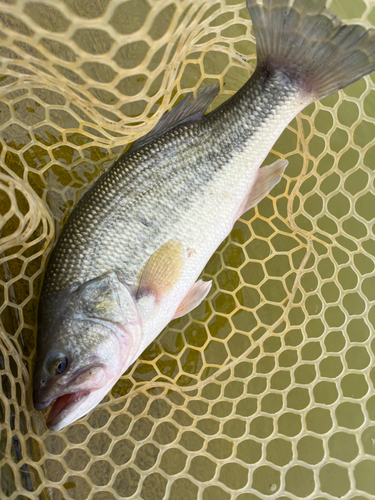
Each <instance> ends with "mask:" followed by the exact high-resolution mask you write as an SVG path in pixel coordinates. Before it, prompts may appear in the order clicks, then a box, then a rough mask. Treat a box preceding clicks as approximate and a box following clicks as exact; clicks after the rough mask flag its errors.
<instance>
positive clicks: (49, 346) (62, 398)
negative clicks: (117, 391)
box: [33, 273, 142, 430]
mask: <svg viewBox="0 0 375 500" xmlns="http://www.w3.org/2000/svg"><path fill="white" fill-rule="evenodd" d="M141 334H142V326H141V321H140V317H139V314H138V310H137V305H136V301H135V299H134V296H133V294H132V292H131V290H130V289H129V288H128V287H127V286H126V285H124V284H122V283H121V282H120V281H119V280H118V279H117V276H116V275H115V273H110V274H107V275H105V276H104V277H101V278H98V279H95V280H91V281H90V282H87V283H84V284H82V285H80V286H78V287H73V288H71V289H70V290H68V291H64V292H63V293H59V294H57V296H56V297H54V299H53V300H49V301H47V304H42V308H41V314H40V321H39V331H38V343H37V361H36V365H35V369H34V378H33V386H34V388H33V389H34V390H33V399H34V407H35V409H36V410H42V409H44V408H46V407H47V406H49V405H50V404H51V403H52V401H53V400H56V401H55V403H54V405H53V407H52V409H51V411H50V413H49V415H48V418H47V426H48V427H49V428H50V429H51V430H60V429H62V428H63V427H65V426H66V425H69V424H71V423H72V422H74V421H75V420H77V419H78V418H81V417H82V416H84V415H86V414H87V413H88V412H89V411H90V410H92V409H93V408H94V407H95V406H96V405H97V404H98V403H99V402H100V401H101V400H102V399H103V397H104V396H105V395H106V394H107V393H108V391H109V390H110V389H111V388H112V387H113V386H114V384H115V383H116V382H117V380H118V379H119V377H120V376H121V375H122V373H123V372H124V371H125V370H126V369H127V368H128V366H129V365H130V364H131V362H132V361H133V358H134V355H135V353H136V352H137V350H138V347H139V344H140V341H141Z"/></svg>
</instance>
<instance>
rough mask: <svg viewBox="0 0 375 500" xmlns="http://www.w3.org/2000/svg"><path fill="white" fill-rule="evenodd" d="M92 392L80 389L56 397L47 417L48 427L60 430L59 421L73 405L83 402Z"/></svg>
mask: <svg viewBox="0 0 375 500" xmlns="http://www.w3.org/2000/svg"><path fill="white" fill-rule="evenodd" d="M90 394H91V391H87V390H84V391H79V392H73V393H70V394H64V395H63V396H60V397H58V398H57V399H56V401H55V403H54V405H53V406H52V408H51V411H50V412H49V414H48V417H47V427H48V428H49V429H51V430H58V427H59V425H58V424H59V423H60V421H61V420H62V419H63V417H64V416H65V415H66V413H67V412H69V411H70V410H71V409H72V408H73V407H76V406H77V404H80V403H82V402H83V401H85V400H86V399H87V397H88V396H89V395H90Z"/></svg>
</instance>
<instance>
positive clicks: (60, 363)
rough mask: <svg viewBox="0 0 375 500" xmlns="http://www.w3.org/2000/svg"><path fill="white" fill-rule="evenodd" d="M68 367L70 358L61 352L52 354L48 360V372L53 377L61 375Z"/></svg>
mask: <svg viewBox="0 0 375 500" xmlns="http://www.w3.org/2000/svg"><path fill="white" fill-rule="evenodd" d="M67 366H68V358H67V357H66V356H65V354H61V353H59V352H57V353H55V354H52V355H51V356H50V357H49V358H48V371H49V372H50V373H51V374H52V375H61V374H62V373H64V371H65V370H66V368H67Z"/></svg>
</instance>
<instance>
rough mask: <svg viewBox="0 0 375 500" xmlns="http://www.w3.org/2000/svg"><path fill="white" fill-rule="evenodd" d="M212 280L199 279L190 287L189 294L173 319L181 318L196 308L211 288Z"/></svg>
mask: <svg viewBox="0 0 375 500" xmlns="http://www.w3.org/2000/svg"><path fill="white" fill-rule="evenodd" d="M211 285H212V281H211V280H210V281H202V280H199V281H197V282H196V283H194V285H193V286H192V287H191V288H190V290H189V292H188V294H187V295H186V297H185V298H184V300H183V301H182V302H181V304H180V305H179V306H178V308H177V310H176V312H175V314H174V316H173V319H177V318H181V317H182V316H184V315H185V314H187V313H188V312H190V311H192V310H193V309H195V308H196V307H197V306H198V305H199V304H200V303H201V302H202V300H203V299H204V298H206V297H207V295H208V292H209V291H210V290H211Z"/></svg>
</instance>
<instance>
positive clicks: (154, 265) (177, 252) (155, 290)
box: [137, 240, 185, 301]
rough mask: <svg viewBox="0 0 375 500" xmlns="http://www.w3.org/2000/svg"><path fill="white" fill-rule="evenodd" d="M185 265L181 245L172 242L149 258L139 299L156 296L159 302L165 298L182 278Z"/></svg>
mask: <svg viewBox="0 0 375 500" xmlns="http://www.w3.org/2000/svg"><path fill="white" fill-rule="evenodd" d="M184 263H185V258H184V251H183V248H182V245H181V243H179V242H178V241H174V240H171V241H169V242H168V243H166V244H165V245H163V246H162V247H160V248H159V250H157V251H156V252H155V253H154V254H153V255H151V257H150V258H149V260H148V262H147V264H146V266H145V268H144V270H143V272H142V274H141V278H140V282H139V288H138V292H137V299H138V300H139V299H141V298H142V297H144V296H146V295H154V296H155V300H156V301H158V300H160V299H162V298H163V297H165V295H167V294H168V293H169V291H170V290H171V289H172V288H173V287H174V286H175V285H176V283H177V282H178V280H179V279H180V277H181V274H182V269H183V266H184Z"/></svg>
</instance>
